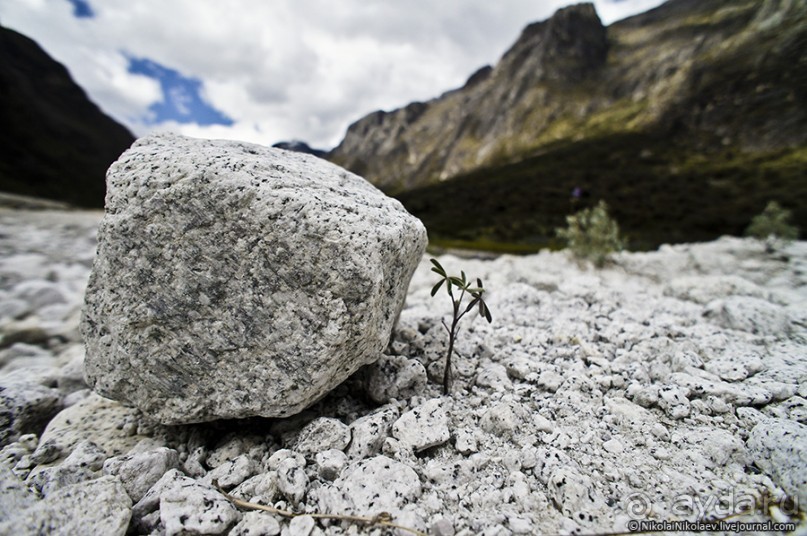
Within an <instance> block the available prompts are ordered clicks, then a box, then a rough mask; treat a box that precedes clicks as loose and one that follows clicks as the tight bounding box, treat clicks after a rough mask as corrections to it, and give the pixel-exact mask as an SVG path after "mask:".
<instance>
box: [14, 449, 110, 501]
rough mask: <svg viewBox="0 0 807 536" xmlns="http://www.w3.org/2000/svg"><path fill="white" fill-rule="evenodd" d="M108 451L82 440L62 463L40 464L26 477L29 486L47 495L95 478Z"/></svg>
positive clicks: (98, 474)
mask: <svg viewBox="0 0 807 536" xmlns="http://www.w3.org/2000/svg"><path fill="white" fill-rule="evenodd" d="M106 459H107V456H106V453H105V452H104V451H103V450H101V449H100V448H99V447H98V445H96V444H95V443H93V442H91V441H82V442H81V443H79V444H78V445H76V448H75V449H73V452H71V453H70V455H69V456H68V457H67V458H65V459H64V460H63V461H62V462H61V463H58V464H56V465H53V466H42V465H40V466H38V467H36V468H35V469H34V470H33V471H31V474H30V475H29V476H28V478H27V479H26V482H27V483H28V486H29V487H31V488H33V489H36V490H38V491H39V492H40V493H41V494H42V495H43V496H45V497H47V496H48V495H50V494H51V492H53V491H55V490H58V489H62V488H65V487H67V486H69V485H72V484H77V483H79V482H85V481H88V480H93V479H95V478H97V477H99V476H101V475H100V472H101V468H102V467H103V464H104V460H106Z"/></svg>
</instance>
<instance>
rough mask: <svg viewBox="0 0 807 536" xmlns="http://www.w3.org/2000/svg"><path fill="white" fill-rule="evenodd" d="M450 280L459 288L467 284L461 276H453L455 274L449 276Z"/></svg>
mask: <svg viewBox="0 0 807 536" xmlns="http://www.w3.org/2000/svg"><path fill="white" fill-rule="evenodd" d="M448 281H449V283H451V284H452V285H456V286H457V287H458V288H462V287H464V286H465V283H464V282H463V281H462V279H460V278H459V277H457V276H453V275H452V276H451V277H449V278H448Z"/></svg>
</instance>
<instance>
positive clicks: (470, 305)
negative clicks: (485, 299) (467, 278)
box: [463, 298, 479, 314]
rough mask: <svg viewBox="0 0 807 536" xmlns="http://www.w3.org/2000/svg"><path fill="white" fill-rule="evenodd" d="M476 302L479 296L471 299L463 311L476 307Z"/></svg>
mask: <svg viewBox="0 0 807 536" xmlns="http://www.w3.org/2000/svg"><path fill="white" fill-rule="evenodd" d="M477 302H479V298H477V299H475V300H471V303H469V304H468V307H466V308H465V313H467V312H468V311H470V310H471V309H473V308H474V307H476V304H477ZM465 313H463V314H465Z"/></svg>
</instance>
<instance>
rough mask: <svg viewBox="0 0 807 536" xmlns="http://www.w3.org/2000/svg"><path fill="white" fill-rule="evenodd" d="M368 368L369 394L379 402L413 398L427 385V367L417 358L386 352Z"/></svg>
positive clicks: (367, 387) (367, 386)
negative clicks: (387, 353)
mask: <svg viewBox="0 0 807 536" xmlns="http://www.w3.org/2000/svg"><path fill="white" fill-rule="evenodd" d="M367 368H368V371H367V385H366V389H367V394H368V395H370V398H372V399H373V400H375V401H376V402H378V403H379V404H383V403H385V402H389V401H390V400H391V399H393V398H395V399H398V400H403V399H408V398H411V397H413V396H415V395H419V394H420V393H421V392H423V389H424V387H426V381H427V378H426V368H425V367H424V366H423V364H421V363H420V361H417V360H415V359H407V358H406V357H403V356H397V355H395V356H392V355H386V354H384V355H382V356H381V357H380V358H379V359H378V361H376V362H375V363H373V364H372V365H370V366H368V367H367Z"/></svg>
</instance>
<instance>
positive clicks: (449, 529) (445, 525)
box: [431, 517, 456, 536]
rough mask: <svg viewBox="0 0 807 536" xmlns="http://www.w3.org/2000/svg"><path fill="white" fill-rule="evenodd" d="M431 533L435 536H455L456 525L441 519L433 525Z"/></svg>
mask: <svg viewBox="0 0 807 536" xmlns="http://www.w3.org/2000/svg"><path fill="white" fill-rule="evenodd" d="M431 533H432V534H433V535H434V536H454V534H456V532H455V531H454V525H453V524H452V523H451V521H449V520H448V519H446V518H444V517H441V518H440V519H438V520H437V521H435V522H434V523H432V530H431Z"/></svg>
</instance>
